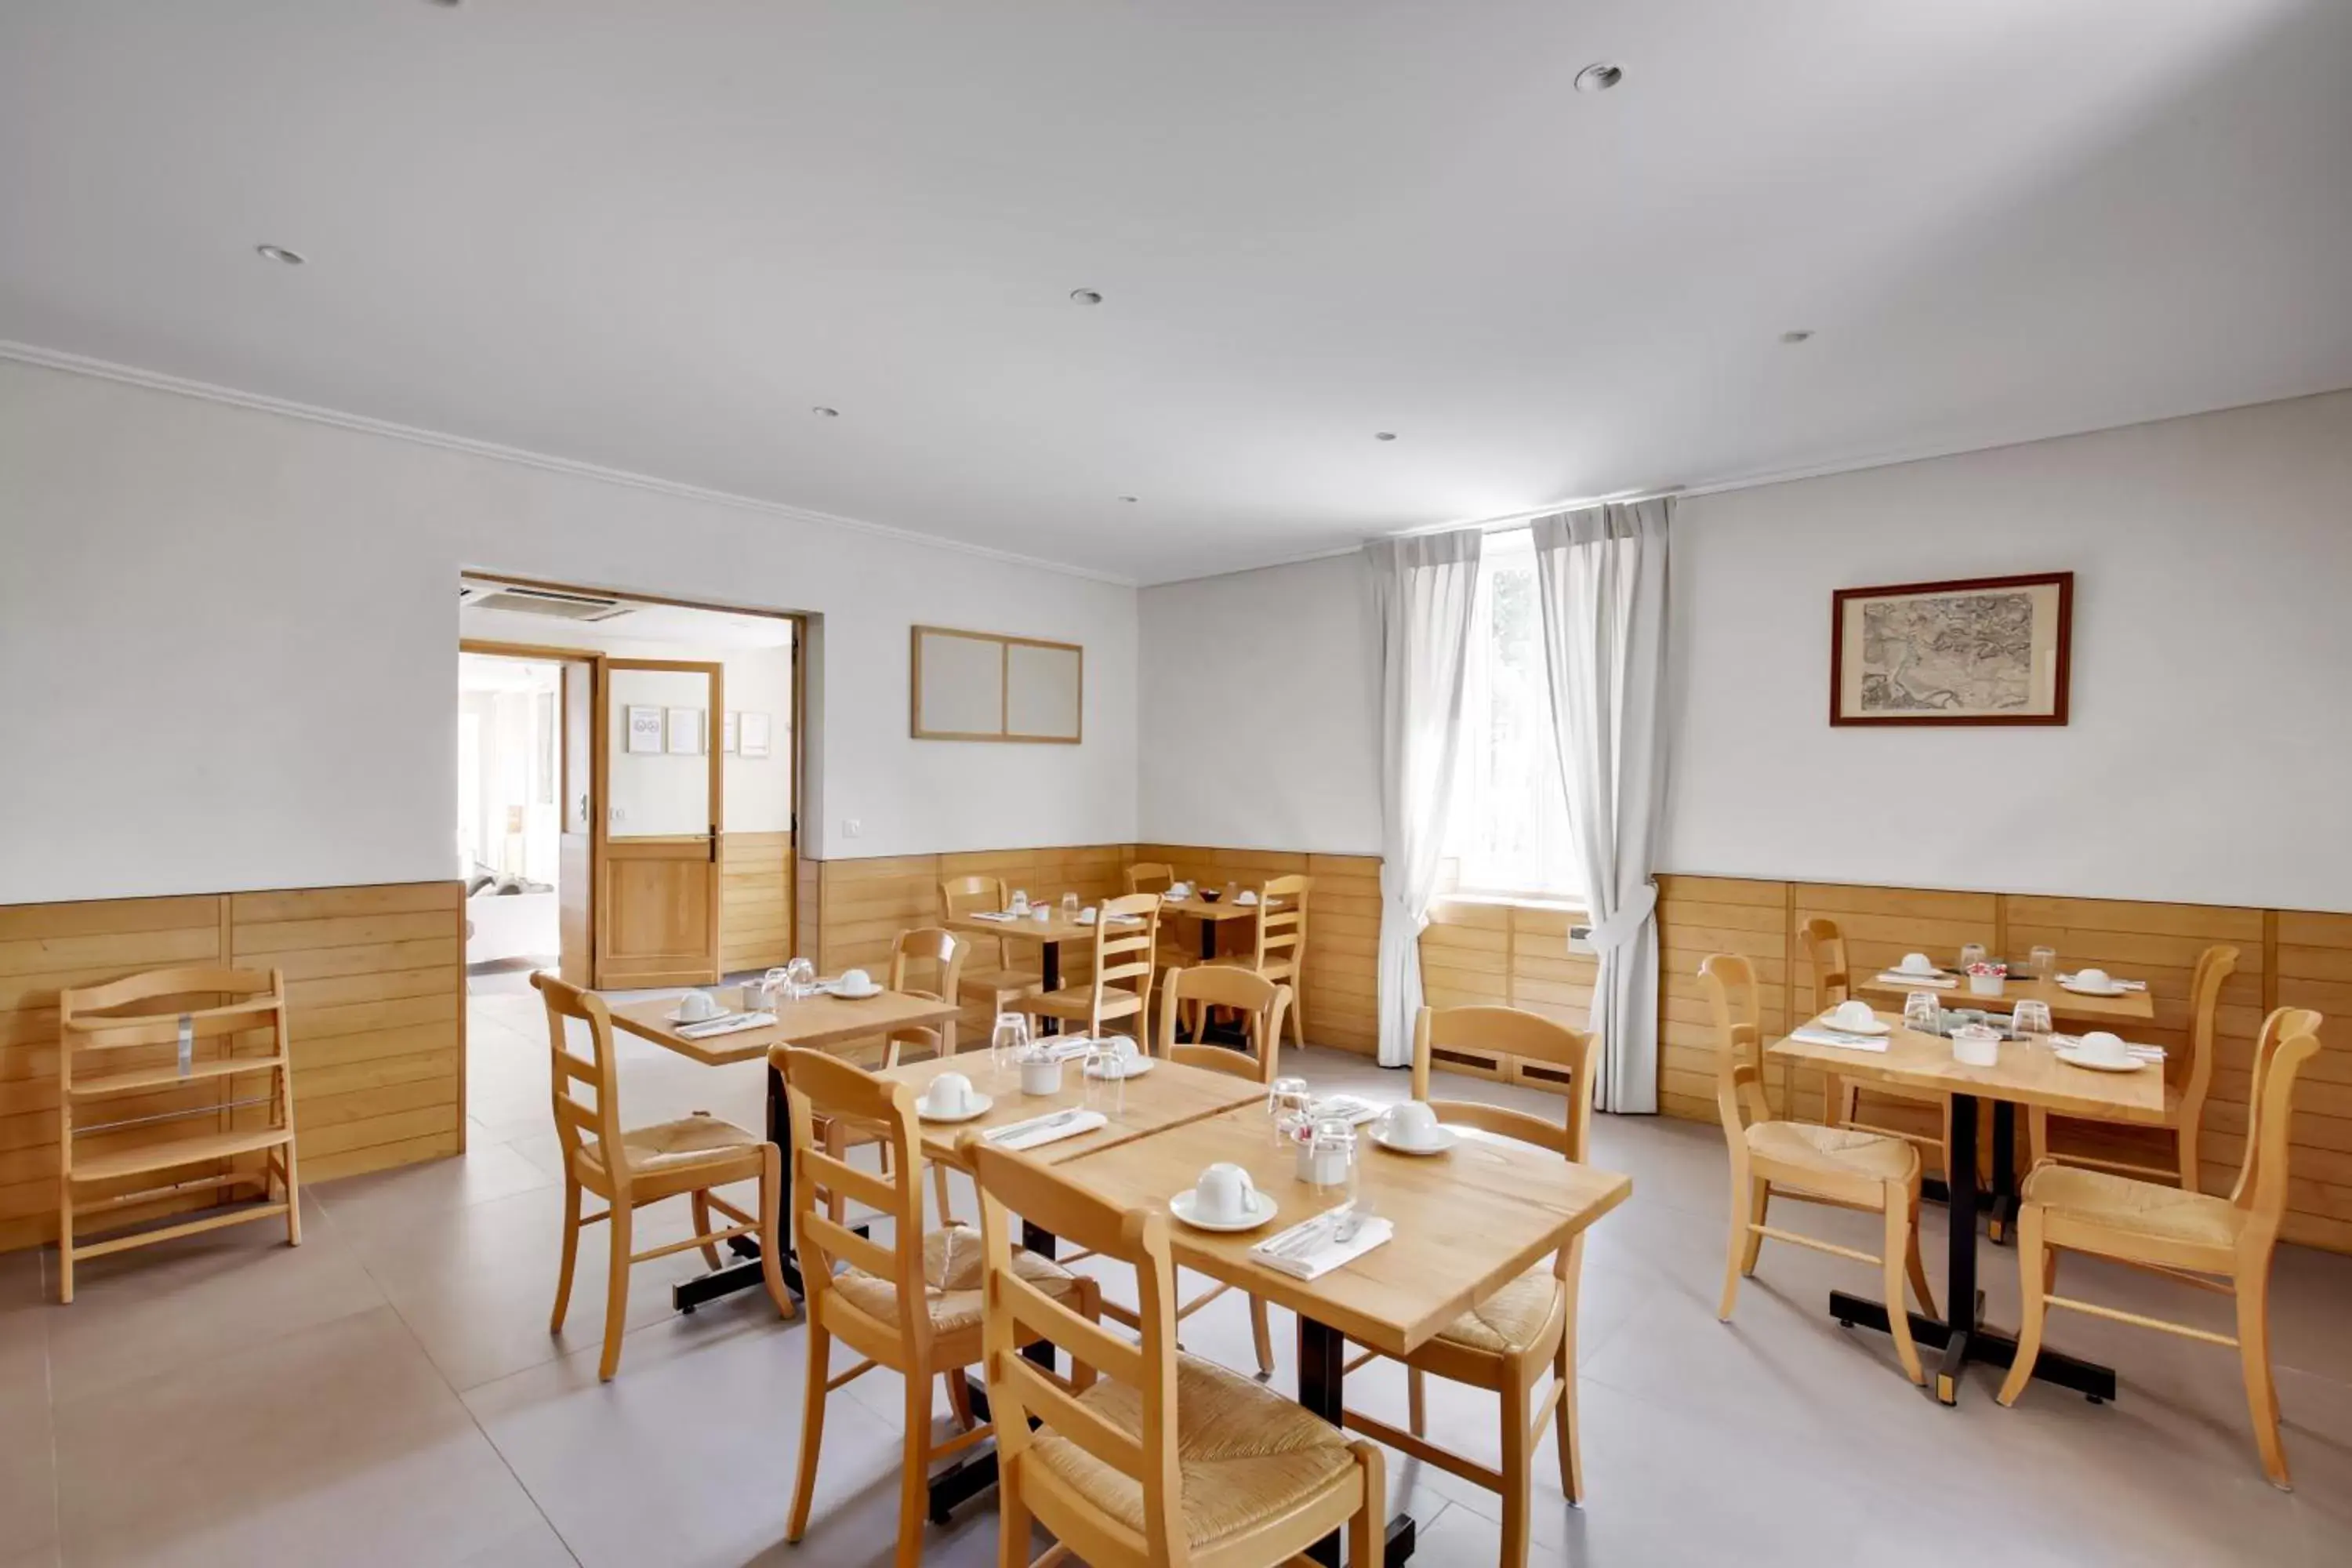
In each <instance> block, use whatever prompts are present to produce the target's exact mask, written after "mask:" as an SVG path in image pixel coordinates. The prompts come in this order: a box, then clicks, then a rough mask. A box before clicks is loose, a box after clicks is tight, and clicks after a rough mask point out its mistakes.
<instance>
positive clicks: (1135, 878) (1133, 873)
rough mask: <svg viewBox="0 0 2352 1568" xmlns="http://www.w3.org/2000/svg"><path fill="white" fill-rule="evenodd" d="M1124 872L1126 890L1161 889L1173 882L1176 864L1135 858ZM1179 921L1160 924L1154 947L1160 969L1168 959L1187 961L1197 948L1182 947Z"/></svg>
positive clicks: (1166, 963)
mask: <svg viewBox="0 0 2352 1568" xmlns="http://www.w3.org/2000/svg"><path fill="white" fill-rule="evenodd" d="M1126 876H1127V890H1128V891H1129V892H1130V893H1164V892H1166V891H1167V890H1168V889H1171V888H1172V887H1174V886H1175V885H1176V868H1175V867H1173V866H1171V865H1170V864H1168V862H1166V861H1165V860H1138V861H1135V862H1134V863H1133V864H1131V865H1129V867H1128V868H1127V870H1126ZM1182 924H1183V922H1182V921H1169V922H1168V923H1167V924H1166V925H1163V926H1162V927H1160V945H1159V948H1158V950H1157V951H1158V952H1159V955H1160V957H1159V963H1160V967H1161V968H1163V969H1164V968H1166V967H1167V966H1168V965H1170V964H1171V963H1190V962H1191V961H1192V957H1193V956H1195V955H1197V953H1198V952H1199V951H1200V950H1199V949H1198V948H1197V947H1195V948H1192V949H1190V950H1189V951H1188V950H1187V949H1186V948H1185V947H1184V945H1183V942H1182V936H1183V932H1182V931H1181V930H1179V929H1178V928H1180V927H1181V925H1182Z"/></svg>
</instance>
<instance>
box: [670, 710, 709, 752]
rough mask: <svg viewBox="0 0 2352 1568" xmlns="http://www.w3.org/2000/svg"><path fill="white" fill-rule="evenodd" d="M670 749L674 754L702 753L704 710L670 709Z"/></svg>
mask: <svg viewBox="0 0 2352 1568" xmlns="http://www.w3.org/2000/svg"><path fill="white" fill-rule="evenodd" d="M669 751H670V754H671V755H672V756H677V757H698V756H700V755H701V754H702V710H701V709H699V708H673V709H671V710H669Z"/></svg>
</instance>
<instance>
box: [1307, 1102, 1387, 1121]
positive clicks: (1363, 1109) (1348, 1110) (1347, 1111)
mask: <svg viewBox="0 0 2352 1568" xmlns="http://www.w3.org/2000/svg"><path fill="white" fill-rule="evenodd" d="M1385 1110H1388V1107H1387V1106H1385V1105H1374V1104H1373V1103H1372V1102H1371V1101H1370V1100H1365V1099H1362V1098H1360V1097H1359V1096H1357V1095H1352V1094H1328V1095H1324V1096H1322V1097H1320V1098H1318V1100H1316V1101H1315V1103H1314V1105H1313V1107H1312V1110H1311V1114H1312V1115H1314V1116H1315V1117H1316V1118H1317V1119H1318V1120H1319V1119H1321V1118H1323V1117H1326V1116H1337V1117H1342V1118H1344V1119H1346V1121H1347V1122H1348V1124H1349V1126H1351V1127H1361V1126H1362V1125H1363V1124H1364V1123H1365V1122H1367V1121H1378V1120H1380V1117H1381V1113H1382V1112H1383V1111H1385Z"/></svg>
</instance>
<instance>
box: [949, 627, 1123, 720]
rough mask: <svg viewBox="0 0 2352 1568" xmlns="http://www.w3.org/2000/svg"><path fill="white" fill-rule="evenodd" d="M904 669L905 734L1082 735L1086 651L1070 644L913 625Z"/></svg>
mask: <svg viewBox="0 0 2352 1568" xmlns="http://www.w3.org/2000/svg"><path fill="white" fill-rule="evenodd" d="M908 670H909V673H910V679H909V681H908V687H909V700H908V733H909V734H911V735H912V736H913V737H914V738H915V739H916V740H919V741H997V742H1014V743H1020V744H1029V745H1060V746H1075V745H1078V744H1080V743H1082V742H1084V741H1085V739H1086V649H1085V648H1084V647H1081V646H1079V645H1078V644H1076V643H1066V642H1051V641H1048V640H1046V639H1045V638H1043V637H1008V636H1005V635H1003V634H1001V633H997V632H973V631H960V630H958V629H956V628H954V627H951V626H913V627H910V628H909V635H908Z"/></svg>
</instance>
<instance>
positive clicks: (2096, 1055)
mask: <svg viewBox="0 0 2352 1568" xmlns="http://www.w3.org/2000/svg"><path fill="white" fill-rule="evenodd" d="M2074 1054H2075V1055H2076V1056H2078V1057H2081V1058H2083V1059H2084V1061H2093V1062H2096V1063H2098V1064H2099V1065H2100V1066H2101V1067H2116V1068H2119V1067H2121V1066H2123V1065H2124V1063H2126V1062H2127V1061H2129V1060H2131V1047H2129V1046H2127V1045H2126V1044H2125V1043H2124V1037H2122V1036H2121V1035H2116V1034H2110V1033H2108V1032H2107V1031H2106V1030H2105V1029H2094V1030H2092V1031H2091V1032H2090V1033H2089V1034H2087V1035H2084V1037H2082V1039H2081V1040H2080V1041H2078V1042H2076V1044H2075V1047H2074Z"/></svg>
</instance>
